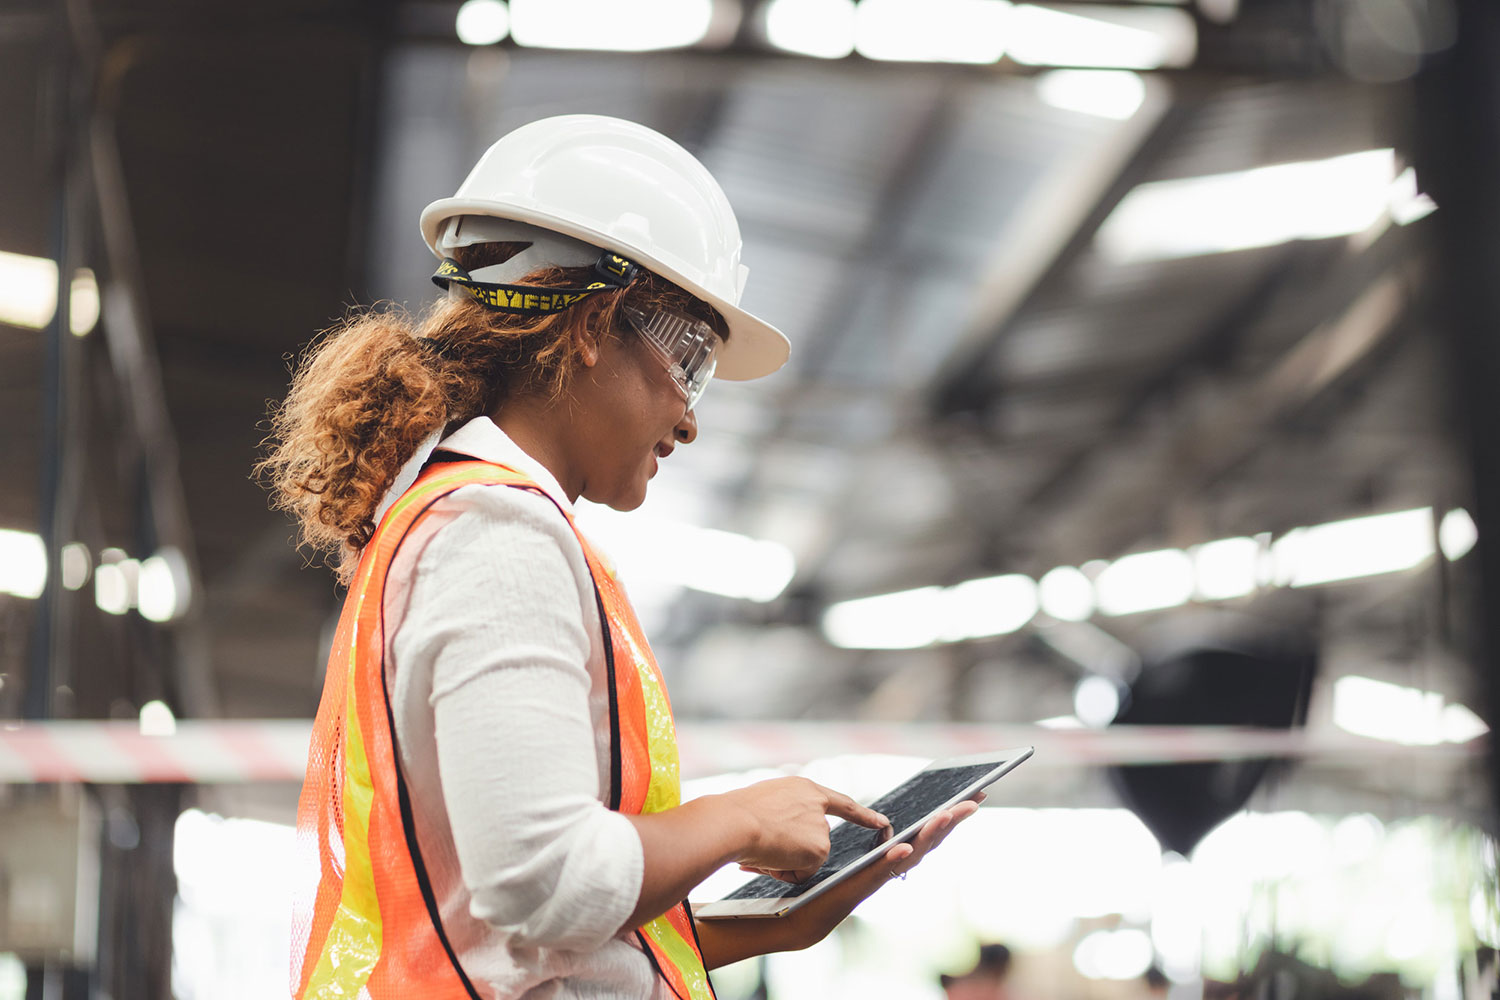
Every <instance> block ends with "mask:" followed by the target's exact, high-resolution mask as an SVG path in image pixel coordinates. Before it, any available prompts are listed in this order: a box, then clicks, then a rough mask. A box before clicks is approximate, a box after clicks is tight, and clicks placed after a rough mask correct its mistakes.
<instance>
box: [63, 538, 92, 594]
mask: <svg viewBox="0 0 1500 1000" xmlns="http://www.w3.org/2000/svg"><path fill="white" fill-rule="evenodd" d="M92 568H93V557H92V556H91V555H90V554H89V547H88V546H87V545H85V544H83V543H82V542H69V543H68V544H67V545H64V546H63V549H62V585H63V586H64V587H66V588H67V589H68V590H82V589H83V585H84V584H85V583H88V582H89V571H90V570H91V569H92Z"/></svg>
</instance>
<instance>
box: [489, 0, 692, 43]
mask: <svg viewBox="0 0 1500 1000" xmlns="http://www.w3.org/2000/svg"><path fill="white" fill-rule="evenodd" d="M712 20H713V0H631V2H629V3H623V2H621V0H511V4H510V33H511V37H512V38H514V39H515V40H516V43H517V44H519V45H526V46H530V47H534V48H547V49H601V50H611V51H619V52H645V51H649V50H652V49H675V48H684V47H686V46H689V45H696V44H697V43H699V42H701V41H702V40H703V39H704V37H705V36H706V35H707V34H708V28H709V24H710V23H711V22H712Z"/></svg>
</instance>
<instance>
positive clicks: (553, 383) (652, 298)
mask: <svg viewBox="0 0 1500 1000" xmlns="http://www.w3.org/2000/svg"><path fill="white" fill-rule="evenodd" d="M525 245H526V244H516V243H488V244H479V245H476V246H471V247H465V248H462V249H461V250H458V251H455V255H456V256H457V258H458V261H459V263H460V264H461V265H463V267H464V268H465V269H467V270H477V269H478V268H481V267H487V266H489V265H491V264H496V263H501V262H503V261H505V260H508V259H509V258H510V257H512V256H514V255H515V254H516V253H518V252H519V251H520V250H521V249H522V248H523V247H524V246H525ZM592 280H595V279H594V276H593V274H592V272H591V271H590V270H589V269H588V268H557V267H549V268H545V269H543V270H539V271H535V272H532V273H530V274H528V275H526V276H525V278H523V279H522V283H524V284H528V285H537V286H541V287H546V288H568V287H579V286H582V285H585V284H588V283H589V282H590V281H592ZM622 303H629V304H630V305H631V306H634V307H635V308H638V309H642V310H645V311H651V310H654V309H661V308H670V309H676V310H678V311H682V312H686V313H688V314H690V315H693V316H696V317H698V318H699V319H703V320H706V321H708V322H709V323H710V324H711V325H712V326H713V327H714V329H715V330H716V331H718V333H719V334H720V336H727V332H728V331H727V326H726V324H725V323H724V320H723V317H722V316H720V315H719V313H718V312H717V311H715V310H714V309H713V308H712V307H710V306H709V305H708V304H707V303H705V302H703V301H702V300H700V299H698V298H695V297H694V296H692V295H691V294H689V293H688V292H686V291H684V290H683V289H681V288H679V287H677V286H676V285H674V284H672V283H670V282H668V281H666V280H665V279H663V278H660V277H657V276H656V275H653V274H650V273H649V272H646V271H642V272H641V274H640V276H639V277H637V278H636V279H635V280H634V281H633V282H632V283H631V284H630V286H629V287H628V288H626V289H624V290H623V292H619V291H609V292H601V293H599V294H596V295H593V296H590V297H589V298H587V299H585V300H584V301H582V302H580V303H579V304H578V305H576V306H573V307H572V308H571V309H568V310H566V311H564V312H561V313H555V314H552V315H546V316H523V315H516V314H511V313H503V312H498V311H495V310H492V309H489V308H486V307H485V306H483V305H480V304H479V303H477V302H475V301H473V300H472V299H469V298H443V299H440V300H438V301H437V302H435V303H434V304H433V305H432V306H430V307H429V308H428V309H427V310H426V311H425V312H424V313H422V314H421V315H420V316H418V317H413V316H412V315H411V314H409V313H408V312H407V311H406V310H404V309H402V308H400V307H398V306H395V305H391V304H385V305H378V306H373V307H368V308H361V309H353V310H351V311H350V312H349V314H348V315H346V316H345V317H344V318H343V319H342V320H341V321H340V322H338V323H336V324H335V325H334V326H332V327H330V328H329V329H327V330H324V331H322V332H321V333H320V334H319V335H318V336H317V337H315V338H314V339H313V340H312V341H311V342H310V343H309V344H308V345H307V347H306V348H305V349H304V350H303V352H302V355H301V357H300V358H299V359H298V361H297V364H296V365H295V368H294V370H293V372H292V384H291V389H290V390H289V391H288V393H287V396H286V399H285V400H284V401H282V402H280V403H276V402H274V401H273V402H272V403H271V407H270V415H269V424H270V433H269V435H268V436H267V437H266V439H265V440H264V441H263V442H262V446H263V447H268V448H269V449H270V450H269V453H268V454H267V455H266V457H265V458H264V459H262V460H261V461H260V462H258V463H257V464H256V466H255V475H256V477H257V478H258V479H259V480H260V481H261V482H262V483H263V484H264V485H265V486H266V487H267V488H268V489H269V490H270V491H271V494H272V501H271V503H272V506H273V507H274V508H276V509H278V510H282V511H286V512H287V513H290V514H291V515H292V516H293V518H295V520H296V522H297V526H298V531H299V536H300V537H299V543H300V544H301V545H303V546H305V547H307V548H309V549H311V550H312V552H313V554H314V556H315V557H317V556H321V557H323V558H324V559H325V560H326V561H328V562H330V563H332V564H333V566H334V568H335V570H336V571H337V573H338V576H339V579H340V580H341V581H342V582H345V583H347V582H348V580H349V578H350V576H351V575H352V574H353V572H354V567H355V565H356V564H357V562H358V559H359V552H360V549H362V548H363V547H364V545H365V543H366V542H368V541H369V540H370V537H371V536H372V535H373V534H374V533H375V520H374V514H375V509H376V507H378V506H379V504H380V500H381V498H382V497H383V496H384V495H385V492H386V491H387V490H388V489H390V487H391V484H392V483H393V482H394V481H395V479H396V475H397V474H398V473H399V472H400V470H401V467H402V465H404V464H405V463H406V461H407V459H409V458H410V457H411V456H412V454H413V453H414V452H415V451H416V448H417V445H418V444H419V443H420V442H421V441H422V439H423V438H425V437H427V435H429V434H431V433H432V432H433V431H434V430H437V429H439V428H444V427H454V426H457V425H459V424H462V423H464V422H465V421H468V420H471V419H473V418H474V417H476V416H480V415H482V414H490V413H494V412H495V411H496V409H497V408H498V407H499V404H500V402H501V401H502V400H504V399H507V398H514V397H515V396H516V395H518V394H527V393H533V394H544V395H547V396H549V397H551V398H554V399H555V398H557V397H559V396H561V395H562V394H563V393H564V392H565V391H566V389H567V386H568V382H569V379H570V378H571V377H572V375H573V374H574V372H575V371H576V370H577V369H578V367H579V364H580V353H581V348H580V338H579V337H578V336H577V334H579V333H580V332H584V331H591V332H602V334H603V335H605V336H618V335H619V333H618V327H617V323H616V317H617V313H618V310H619V308H620V306H621V304H622Z"/></svg>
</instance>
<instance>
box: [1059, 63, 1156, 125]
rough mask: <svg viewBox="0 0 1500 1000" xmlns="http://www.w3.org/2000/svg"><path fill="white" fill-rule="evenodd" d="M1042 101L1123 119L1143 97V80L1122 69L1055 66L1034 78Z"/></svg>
mask: <svg viewBox="0 0 1500 1000" xmlns="http://www.w3.org/2000/svg"><path fill="white" fill-rule="evenodd" d="M1036 92H1037V96H1038V97H1040V98H1041V99H1042V100H1043V101H1044V102H1045V103H1047V104H1050V105H1051V106H1052V107H1054V108H1061V109H1062V110H1064V111H1077V112H1080V113H1081V114H1086V115H1093V116H1095V117H1096V118H1112V119H1114V120H1115V121H1124V120H1125V119H1127V118H1129V117H1130V116H1132V115H1134V114H1135V113H1136V112H1137V111H1139V110H1140V107H1141V105H1142V104H1143V103H1145V100H1146V83H1145V81H1144V80H1142V79H1141V78H1140V77H1139V76H1138V75H1136V74H1135V73H1132V72H1130V71H1129V70H1122V69H1113V70H1112V69H1055V70H1052V71H1051V72H1050V73H1043V74H1041V75H1040V76H1038V77H1037V78H1036Z"/></svg>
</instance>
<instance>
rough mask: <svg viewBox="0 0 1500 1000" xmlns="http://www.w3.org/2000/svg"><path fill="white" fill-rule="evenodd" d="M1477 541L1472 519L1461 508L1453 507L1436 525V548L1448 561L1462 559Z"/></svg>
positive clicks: (1477, 537) (1477, 530)
mask: <svg viewBox="0 0 1500 1000" xmlns="http://www.w3.org/2000/svg"><path fill="white" fill-rule="evenodd" d="M1477 541H1479V529H1478V528H1476V527H1475V526H1474V519H1473V518H1472V517H1470V516H1469V512H1468V511H1466V510H1464V509H1463V508H1462V507H1455V508H1453V509H1452V510H1450V511H1449V512H1448V513H1446V514H1444V515H1443V521H1442V523H1441V524H1439V525H1438V546H1439V547H1440V548H1441V549H1442V550H1443V555H1445V556H1447V557H1448V558H1449V559H1462V558H1463V557H1464V556H1466V555H1468V554H1469V550H1470V549H1472V548H1473V547H1474V543H1475V542H1477Z"/></svg>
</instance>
